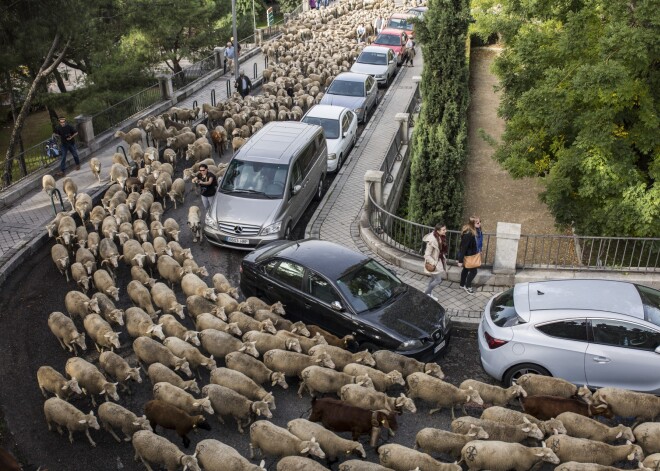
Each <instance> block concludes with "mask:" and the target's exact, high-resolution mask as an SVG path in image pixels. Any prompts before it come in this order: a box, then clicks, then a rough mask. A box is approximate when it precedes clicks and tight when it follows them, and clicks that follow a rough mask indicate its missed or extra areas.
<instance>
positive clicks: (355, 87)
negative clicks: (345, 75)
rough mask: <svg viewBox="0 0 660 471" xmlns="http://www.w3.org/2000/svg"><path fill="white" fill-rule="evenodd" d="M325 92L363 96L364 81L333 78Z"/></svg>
mask: <svg viewBox="0 0 660 471" xmlns="http://www.w3.org/2000/svg"><path fill="white" fill-rule="evenodd" d="M326 93H329V94H330V95H342V96H364V83H363V82H353V81H351V80H337V79H335V80H333V81H332V83H331V84H330V88H328V90H327V92H326Z"/></svg>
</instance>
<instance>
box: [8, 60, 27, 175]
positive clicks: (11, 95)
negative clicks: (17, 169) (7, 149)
mask: <svg viewBox="0 0 660 471" xmlns="http://www.w3.org/2000/svg"><path fill="white" fill-rule="evenodd" d="M5 83H6V86H7V90H9V107H10V109H11V119H12V122H14V123H15V122H16V100H15V99H14V89H13V87H12V84H11V76H10V74H9V72H8V71H5ZM18 149H19V152H20V153H21V154H22V153H23V152H25V148H24V147H23V138H22V137H21V135H20V134H19V135H18ZM21 172H22V174H23V175H25V174H26V169H25V161H23V165H22V166H21Z"/></svg>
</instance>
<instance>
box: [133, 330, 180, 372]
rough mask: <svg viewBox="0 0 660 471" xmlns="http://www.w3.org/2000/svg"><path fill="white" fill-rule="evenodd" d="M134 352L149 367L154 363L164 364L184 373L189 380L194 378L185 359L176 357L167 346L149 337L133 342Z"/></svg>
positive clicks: (139, 338)
mask: <svg viewBox="0 0 660 471" xmlns="http://www.w3.org/2000/svg"><path fill="white" fill-rule="evenodd" d="M133 351H134V352H135V355H136V356H137V357H138V360H139V361H141V362H142V363H145V364H147V365H151V364H152V363H156V362H158V363H162V364H163V365H165V366H167V367H169V368H172V369H174V370H175V371H176V370H179V369H180V370H181V371H183V373H184V374H186V375H187V376H188V377H189V378H190V377H192V371H190V367H189V366H188V362H187V361H186V360H184V359H183V358H179V357H177V356H176V355H174V354H173V353H172V352H171V351H170V350H169V349H168V348H167V347H166V346H164V345H162V344H160V343H158V342H156V341H155V340H153V339H150V338H149V337H138V338H136V339H135V340H134V341H133Z"/></svg>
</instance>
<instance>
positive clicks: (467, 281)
mask: <svg viewBox="0 0 660 471" xmlns="http://www.w3.org/2000/svg"><path fill="white" fill-rule="evenodd" d="M477 229H479V230H480V229H481V219H479V218H478V217H477V216H472V217H470V220H469V221H468V223H467V224H466V225H464V226H463V229H462V230H461V248H460V252H459V253H458V266H459V267H463V270H462V271H461V288H463V289H464V290H465V291H467V292H468V293H470V294H472V293H474V290H473V289H472V281H473V280H474V277H475V276H477V268H479V267H480V266H481V253H479V247H478V245H477Z"/></svg>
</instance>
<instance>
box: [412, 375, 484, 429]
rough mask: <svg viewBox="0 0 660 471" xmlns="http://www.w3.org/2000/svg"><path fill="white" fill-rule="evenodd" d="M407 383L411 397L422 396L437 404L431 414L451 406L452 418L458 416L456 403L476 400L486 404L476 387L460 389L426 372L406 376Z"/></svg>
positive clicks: (479, 403) (421, 397)
mask: <svg viewBox="0 0 660 471" xmlns="http://www.w3.org/2000/svg"><path fill="white" fill-rule="evenodd" d="M406 384H407V385H408V395H409V396H410V397H411V398H420V399H423V400H425V401H428V402H432V403H434V404H436V405H437V408H436V409H431V410H430V411H429V414H433V413H434V412H437V411H439V410H441V409H442V408H443V407H450V408H451V418H452V420H453V419H455V418H456V416H455V414H454V406H455V405H457V404H462V405H465V404H467V403H469V402H475V403H477V404H478V405H480V406H482V405H483V404H484V401H483V400H482V399H481V396H480V395H479V392H478V391H476V390H475V389H472V388H469V389H467V390H465V389H459V388H457V387H456V386H454V385H452V384H449V383H447V382H445V381H442V380H441V379H438V378H435V377H433V376H430V375H428V374H426V373H413V374H411V375H409V376H408V377H407V378H406Z"/></svg>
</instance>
